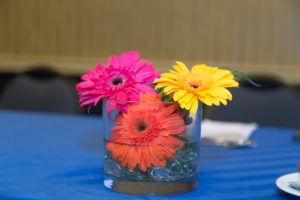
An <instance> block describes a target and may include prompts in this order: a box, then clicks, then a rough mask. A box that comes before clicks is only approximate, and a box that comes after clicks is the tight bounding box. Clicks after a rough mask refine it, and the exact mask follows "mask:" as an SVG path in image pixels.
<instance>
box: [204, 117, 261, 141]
mask: <svg viewBox="0 0 300 200" xmlns="http://www.w3.org/2000/svg"><path fill="white" fill-rule="evenodd" d="M256 128H257V124H256V123H240V122H221V121H213V120H208V119H206V120H203V122H202V132H201V137H202V138H208V139H213V140H214V141H218V142H219V143H224V142H236V143H238V144H243V143H244V142H245V141H247V140H249V138H250V136H251V135H252V133H253V132H254V131H255V129H256Z"/></svg>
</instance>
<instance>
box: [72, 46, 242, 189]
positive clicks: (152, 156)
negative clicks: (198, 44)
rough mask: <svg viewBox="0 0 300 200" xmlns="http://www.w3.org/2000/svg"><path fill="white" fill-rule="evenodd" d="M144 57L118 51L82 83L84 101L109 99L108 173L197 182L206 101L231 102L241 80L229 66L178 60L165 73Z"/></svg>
mask: <svg viewBox="0 0 300 200" xmlns="http://www.w3.org/2000/svg"><path fill="white" fill-rule="evenodd" d="M139 57H140V55H139V53H138V52H136V51H130V52H124V53H123V54H122V55H121V56H119V57H118V56H115V55H112V56H111V57H110V58H109V60H108V65H107V66H106V65H104V64H102V63H99V64H98V65H97V67H96V68H95V69H90V70H88V71H87V73H86V74H84V75H83V76H82V77H81V79H82V81H81V82H80V83H78V84H77V86H76V89H77V91H78V94H79V96H80V103H81V106H95V105H97V104H98V102H99V101H100V100H103V101H104V102H105V103H104V105H105V107H104V110H107V113H108V117H107V116H103V117H104V118H106V117H107V119H108V120H104V122H105V123H106V124H105V127H108V128H106V129H105V132H106V133H105V139H106V147H105V148H106V153H105V163H104V164H105V166H104V167H105V172H106V174H107V176H108V177H110V180H111V181H112V182H118V181H120V180H124V179H126V180H130V181H140V182H172V181H175V182H176V183H179V182H180V181H182V180H183V181H185V182H186V181H187V180H190V182H195V181H196V179H195V177H196V175H197V170H198V167H197V166H198V158H199V154H198V151H199V141H200V123H201V104H202V103H203V104H206V105H208V106H212V105H216V106H219V105H221V104H224V105H226V104H227V101H228V100H232V95H231V93H230V91H229V90H228V88H232V87H238V85H239V84H238V82H237V81H235V76H234V75H233V73H231V71H229V70H227V69H219V68H217V67H210V66H207V65H203V64H202V65H194V66H193V67H192V68H191V70H189V69H188V67H187V66H186V65H185V64H184V63H182V62H179V61H177V62H176V64H175V65H174V66H173V68H174V70H170V71H169V72H167V73H162V74H160V73H158V72H156V71H155V69H154V67H153V65H152V64H151V63H150V62H149V61H147V60H143V59H140V58H139ZM108 179H109V178H108ZM194 185H195V184H194ZM194 185H193V187H194ZM106 186H107V185H106ZM107 187H109V188H111V185H109V186H107ZM147 187H148V186H147ZM152 189H153V188H152ZM125 192H126V191H125ZM152 192H153V191H152Z"/></svg>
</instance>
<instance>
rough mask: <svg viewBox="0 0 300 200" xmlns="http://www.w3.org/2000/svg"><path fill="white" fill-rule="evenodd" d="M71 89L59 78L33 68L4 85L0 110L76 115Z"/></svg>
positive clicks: (48, 72) (49, 72) (51, 73)
mask: <svg viewBox="0 0 300 200" xmlns="http://www.w3.org/2000/svg"><path fill="white" fill-rule="evenodd" d="M72 90H73V89H72V88H71V86H70V85H68V83H67V81H66V80H65V79H64V78H63V77H61V76H59V75H58V74H56V73H55V72H53V71H51V70H48V69H47V68H37V69H34V70H31V71H29V72H26V73H24V74H21V75H18V76H17V77H15V78H14V79H13V80H11V81H10V83H8V84H7V85H6V86H5V88H4V89H3V92H2V95H1V98H0V108H3V109H13V110H28V111H43V112H59V113H68V114H71V113H76V112H77V102H76V98H75V95H74V92H73V91H72Z"/></svg>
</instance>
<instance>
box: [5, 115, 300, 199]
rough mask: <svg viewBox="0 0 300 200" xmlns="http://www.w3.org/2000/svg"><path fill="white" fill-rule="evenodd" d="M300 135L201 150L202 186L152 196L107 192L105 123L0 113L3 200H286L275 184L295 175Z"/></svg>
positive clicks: (260, 137)
mask: <svg viewBox="0 0 300 200" xmlns="http://www.w3.org/2000/svg"><path fill="white" fill-rule="evenodd" d="M294 133H295V130H292V129H278V128H276V129H275V128H259V129H258V130H257V131H256V132H255V134H254V136H253V139H254V140H255V141H256V142H257V144H258V146H257V147H256V148H243V149H224V148H220V147H219V148H218V147H202V148H201V166H202V167H201V175H200V187H199V188H198V189H197V190H195V191H193V192H190V193H186V194H182V195H176V196H164V197H152V196H132V195H126V194H120V193H115V192H112V191H109V190H107V189H106V188H104V186H103V185H102V147H101V146H102V145H103V142H102V139H101V119H100V118H94V117H86V116H70V115H55V114H43V113H26V112H23V113H21V112H10V111H3V110H2V111H0V199H8V200H9V199H19V200H37V199H38V200H48V199H49V200H50V199H85V200H86V199H105V200H106V199H123V200H126V199H153V200H155V199H164V200H166V199H177V200H183V199H189V200H193V199H197V200H198V199H285V196H284V195H282V194H279V193H278V191H277V190H276V185H275V180H276V178H277V177H279V176H281V175H283V174H286V173H291V172H295V165H296V163H297V162H298V163H299V161H300V143H299V142H295V141H293V140H292V136H293V134H294Z"/></svg>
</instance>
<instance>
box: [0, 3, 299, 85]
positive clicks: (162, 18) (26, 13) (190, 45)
mask: <svg viewBox="0 0 300 200" xmlns="http://www.w3.org/2000/svg"><path fill="white" fill-rule="evenodd" d="M130 49H136V50H138V51H140V52H141V53H142V56H143V57H145V58H148V59H150V60H152V61H153V63H154V64H156V65H157V66H158V67H159V68H160V70H161V71H162V70H164V69H165V68H168V67H169V66H170V65H172V64H173V62H174V60H176V59H179V60H183V61H185V62H187V63H189V64H193V63H207V64H215V65H220V66H233V67H235V68H238V69H241V70H244V71H246V72H252V73H260V72H265V73H271V74H277V75H279V76H281V77H282V78H284V79H285V80H287V81H288V82H290V83H300V1H298V0H0V70H10V71H20V70H21V71H22V70H24V66H26V65H27V64H32V63H52V64H56V65H57V68H58V70H59V71H60V72H62V73H70V74H77V73H82V72H83V71H85V69H86V68H87V67H90V66H94V65H95V64H96V63H97V60H99V59H102V60H103V58H106V57H107V56H109V55H110V54H112V53H116V54H119V53H120V52H121V51H123V50H130Z"/></svg>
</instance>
